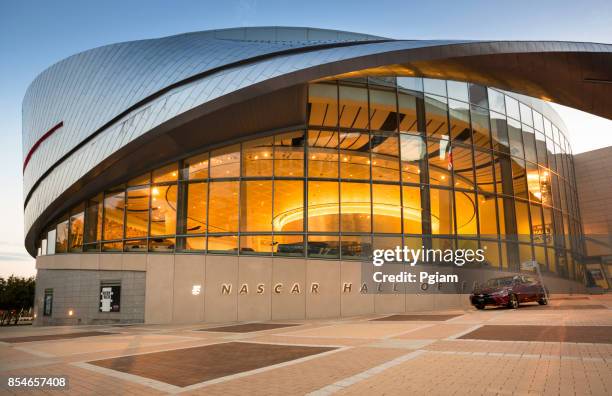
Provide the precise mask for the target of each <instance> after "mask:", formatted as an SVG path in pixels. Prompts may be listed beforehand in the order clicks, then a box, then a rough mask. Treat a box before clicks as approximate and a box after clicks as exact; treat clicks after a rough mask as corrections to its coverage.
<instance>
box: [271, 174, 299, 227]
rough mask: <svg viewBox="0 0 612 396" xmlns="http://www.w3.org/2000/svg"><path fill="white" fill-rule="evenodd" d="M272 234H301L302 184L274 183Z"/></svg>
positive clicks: (279, 181) (292, 181) (280, 181)
mask: <svg viewBox="0 0 612 396" xmlns="http://www.w3.org/2000/svg"><path fill="white" fill-rule="evenodd" d="M273 206H274V216H273V218H272V224H273V228H274V232H301V231H303V229H304V182H302V181H301V180H299V181H296V180H275V181H274V205H273Z"/></svg>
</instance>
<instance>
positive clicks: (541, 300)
mask: <svg viewBox="0 0 612 396" xmlns="http://www.w3.org/2000/svg"><path fill="white" fill-rule="evenodd" d="M538 304H540V305H548V298H546V296H542V298H540V299H539V300H538Z"/></svg>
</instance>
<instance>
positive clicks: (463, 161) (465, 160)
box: [449, 145, 474, 190]
mask: <svg viewBox="0 0 612 396" xmlns="http://www.w3.org/2000/svg"><path fill="white" fill-rule="evenodd" d="M451 161H452V162H449V167H450V168H451V169H452V170H453V174H454V179H455V187H457V188H463V189H472V190H473V189H474V163H473V161H472V148H471V147H462V146H456V145H453V148H452V153H451Z"/></svg>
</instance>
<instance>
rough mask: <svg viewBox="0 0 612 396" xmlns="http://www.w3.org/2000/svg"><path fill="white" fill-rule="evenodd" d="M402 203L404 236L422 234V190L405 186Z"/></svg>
mask: <svg viewBox="0 0 612 396" xmlns="http://www.w3.org/2000/svg"><path fill="white" fill-rule="evenodd" d="M402 202H403V204H402V215H403V219H404V234H421V232H422V225H421V222H422V209H421V188H420V187H413V186H403V187H402Z"/></svg>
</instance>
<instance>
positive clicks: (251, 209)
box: [240, 180, 272, 232]
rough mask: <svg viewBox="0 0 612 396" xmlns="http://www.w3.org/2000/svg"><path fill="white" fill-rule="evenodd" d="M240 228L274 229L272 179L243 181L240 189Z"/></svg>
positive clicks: (243, 229)
mask: <svg viewBox="0 0 612 396" xmlns="http://www.w3.org/2000/svg"><path fill="white" fill-rule="evenodd" d="M240 230H241V231H242V232H266V231H272V181H271V180H270V181H266V180H254V181H243V182H242V190H241V191H240Z"/></svg>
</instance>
